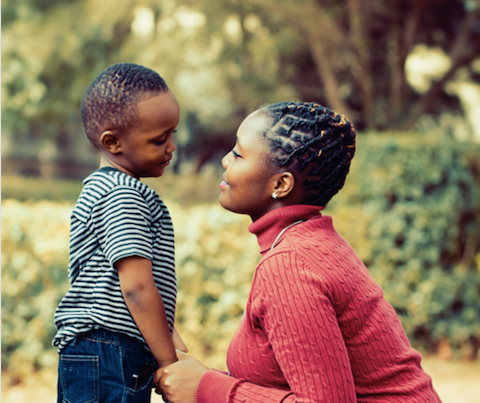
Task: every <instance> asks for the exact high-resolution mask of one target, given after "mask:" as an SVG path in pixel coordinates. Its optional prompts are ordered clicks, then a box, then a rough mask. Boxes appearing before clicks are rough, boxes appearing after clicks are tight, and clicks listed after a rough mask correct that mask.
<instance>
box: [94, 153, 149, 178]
mask: <svg viewBox="0 0 480 403" xmlns="http://www.w3.org/2000/svg"><path fill="white" fill-rule="evenodd" d="M105 167H109V168H115V169H118V170H119V171H121V172H123V173H126V174H127V175H130V176H133V177H134V178H136V179H140V178H137V177H136V176H135V175H132V173H131V172H129V171H127V170H126V169H125V168H123V167H122V166H120V165H119V164H117V163H115V162H114V161H112V160H111V159H109V158H107V157H105V155H104V154H100V166H99V168H105Z"/></svg>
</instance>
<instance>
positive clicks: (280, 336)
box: [197, 253, 357, 403]
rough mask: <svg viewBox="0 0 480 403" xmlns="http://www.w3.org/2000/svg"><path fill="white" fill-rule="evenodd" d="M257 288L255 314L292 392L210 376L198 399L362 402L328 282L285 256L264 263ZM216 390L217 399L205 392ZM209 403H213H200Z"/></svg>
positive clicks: (290, 255)
mask: <svg viewBox="0 0 480 403" xmlns="http://www.w3.org/2000/svg"><path fill="white" fill-rule="evenodd" d="M253 287H254V288H255V290H252V291H254V294H253V295H254V298H253V299H252V315H254V316H255V317H256V319H257V320H258V323H259V326H260V327H261V328H262V329H263V331H265V332H266V334H267V337H268V340H269V343H270V345H271V348H272V350H273V353H274V355H275V358H276V360H277V362H278V365H279V366H280V369H281V371H282V374H283V376H284V377H285V379H286V380H287V382H288V385H289V386H290V390H289V391H285V390H279V389H274V388H266V387H263V386H258V385H255V384H253V383H249V382H245V381H242V380H235V378H231V377H230V378H231V379H226V377H225V375H219V374H209V373H207V374H208V375H206V376H205V379H203V378H202V381H201V383H200V385H199V390H198V391H197V393H198V395H203V394H204V396H205V397H206V396H208V397H209V398H210V402H212V403H217V402H218V403H226V402H227V403H237V402H245V403H253V402H255V403H257V402H263V403H280V402H283V403H294V402H302V403H314V402H315V403H320V402H322V403H323V402H325V403H327V402H328V403H334V402H338V403H351V402H356V401H357V399H356V392H355V386H354V380H353V374H352V370H351V367H350V360H349V356H348V351H347V348H346V346H345V342H344V339H343V337H342V333H341V330H340V328H339V325H338V321H337V316H336V312H335V310H334V307H333V305H332V302H331V299H330V292H329V290H328V288H327V287H326V286H325V285H324V282H323V280H322V278H321V277H320V276H319V275H318V274H316V273H315V272H314V271H312V270H311V268H310V267H309V266H308V264H307V263H306V262H305V261H303V259H302V258H300V257H299V256H298V255H296V254H295V253H280V254H276V255H273V256H272V257H270V258H268V259H266V260H264V261H263V262H262V263H261V265H260V266H259V268H258V269H257V274H256V278H255V281H254V284H253ZM222 377H223V378H222ZM222 379H223V389H222V388H219V385H220V384H222ZM212 386H213V387H216V388H217V394H216V395H215V392H214V391H213V390H212V391H209V392H208V394H207V393H204V392H206V390H205V389H206V388H208V389H210V388H211V387H212ZM219 391H223V393H218V392H219ZM213 396H217V398H219V399H220V396H222V397H221V400H215V399H214V400H211V398H212V397H213ZM204 401H205V402H207V401H209V400H208V399H207V400H201V399H198V400H197V402H199V403H200V402H204Z"/></svg>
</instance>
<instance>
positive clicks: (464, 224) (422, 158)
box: [1, 134, 480, 381]
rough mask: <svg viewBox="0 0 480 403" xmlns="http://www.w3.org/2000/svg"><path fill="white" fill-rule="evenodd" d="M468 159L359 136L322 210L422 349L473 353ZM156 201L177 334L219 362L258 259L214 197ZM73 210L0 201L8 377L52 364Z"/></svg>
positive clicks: (242, 222) (474, 199)
mask: <svg viewBox="0 0 480 403" xmlns="http://www.w3.org/2000/svg"><path fill="white" fill-rule="evenodd" d="M479 155H480V147H479V146H478V145H474V144H465V143H463V144H462V143H458V142H455V141H454V140H452V139H450V138H448V137H440V136H436V137H431V136H426V135H423V136H418V135H417V136H413V135H408V134H403V135H398V134H397V135H394V134H392V135H376V134H364V135H360V136H359V139H358V151H357V155H356V156H355V159H354V162H353V163H352V169H351V173H350V174H349V177H348V178H347V182H346V184H345V188H344V189H342V190H341V191H340V193H339V194H338V195H336V196H335V197H334V198H333V200H332V201H331V202H330V204H329V205H328V206H327V209H326V210H325V214H328V215H331V216H332V217H333V219H334V224H335V226H336V227H337V229H338V230H339V232H340V233H342V235H343V236H344V237H345V238H346V239H347V240H348V241H349V242H350V243H351V244H352V246H353V247H354V249H355V250H356V251H357V253H358V254H359V255H360V257H361V258H362V260H363V261H364V262H365V263H366V264H367V267H368V268H369V270H370V272H371V274H372V276H373V277H374V278H375V279H376V281H377V282H378V283H380V285H381V286H382V287H383V289H384V292H385V297H386V298H387V300H388V301H389V302H390V303H391V304H392V305H393V307H394V308H395V309H396V311H397V312H398V314H399V316H400V318H401V320H402V323H403V325H404V327H405V330H406V331H407V334H408V336H409V338H410V340H411V342H412V344H413V345H414V346H415V347H416V348H419V349H420V350H421V351H423V352H427V353H436V352H438V351H439V349H440V348H441V349H443V351H447V352H448V353H449V354H450V355H451V356H452V357H463V358H477V357H478V350H479V345H480V316H479V315H480V242H479V240H480V233H479V230H480V203H479V200H480V174H479V172H480V169H479V165H480V161H479V158H478V156H479ZM177 180H178V181H181V180H182V178H181V177H179V178H178V179H177ZM199 180H201V179H199ZM202 180H203V179H202ZM217 180H218V178H217V179H215V181H217ZM155 183H156V182H155ZM161 183H162V182H161V179H160V180H159V181H158V184H159V185H161ZM159 193H161V188H159ZM166 202H167V205H168V206H169V207H170V210H171V213H172V217H173V221H174V226H175V238H176V248H177V249H176V262H177V267H178V269H177V270H178V283H179V294H178V313H177V326H178V329H179V332H180V334H181V335H182V337H183V338H184V339H185V341H186V342H187V344H188V345H189V348H190V350H191V351H192V353H193V354H194V355H196V356H198V357H199V358H200V359H202V360H204V361H205V362H206V363H207V364H208V365H210V366H214V367H217V368H220V369H224V368H225V352H226V348H227V346H228V342H229V340H230V339H231V337H232V336H233V333H234V332H235V329H236V327H237V325H238V322H239V321H240V318H241V315H242V313H243V309H244V306H245V302H246V299H247V296H248V290H249V288H250V282H251V279H252V275H253V270H254V268H255V265H256V263H257V262H258V259H259V254H258V249H259V248H258V245H257V243H256V239H255V237H254V236H253V235H251V234H250V233H248V231H247V226H248V224H249V219H248V218H247V217H245V216H238V215H234V214H232V213H230V212H227V211H225V210H223V209H222V208H221V207H220V206H219V205H218V204H216V203H214V204H199V205H191V206H185V203H181V201H178V200H173V199H172V200H168V199H166ZM72 208H73V204H72V202H62V201H57V202H54V201H30V202H29V201H23V202H20V201H17V200H13V199H10V200H3V202H2V234H1V236H2V370H4V371H8V373H9V375H10V376H12V377H13V378H14V379H16V380H18V381H22V379H25V377H27V376H29V375H31V374H32V373H33V372H35V371H39V370H42V369H53V368H55V366H56V360H57V354H56V351H55V349H54V348H53V347H52V346H51V339H52V337H53V334H54V331H55V329H54V326H53V319H52V318H53V312H54V309H55V307H56V305H57V303H58V301H59V300H60V298H61V297H62V296H63V295H64V293H65V291H66V289H67V288H68V281H67V269H66V264H67V260H68V227H69V216H70V212H71V209H72Z"/></svg>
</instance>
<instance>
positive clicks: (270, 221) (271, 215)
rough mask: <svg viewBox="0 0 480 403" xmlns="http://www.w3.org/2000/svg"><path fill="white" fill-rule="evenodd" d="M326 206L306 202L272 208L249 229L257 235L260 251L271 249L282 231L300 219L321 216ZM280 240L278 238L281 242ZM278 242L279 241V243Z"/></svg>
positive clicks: (304, 219)
mask: <svg viewBox="0 0 480 403" xmlns="http://www.w3.org/2000/svg"><path fill="white" fill-rule="evenodd" d="M324 208H325V207H320V206H311V205H306V204H294V205H292V206H285V207H280V208H277V209H275V210H272V211H270V212H268V213H267V214H265V215H264V216H262V217H260V218H259V219H258V220H257V221H255V222H253V223H251V224H250V225H249V227H248V230H249V231H250V232H251V233H252V234H255V235H256V236H257V241H258V244H259V245H260V253H264V252H266V251H267V250H269V249H270V248H271V246H272V244H273V242H274V241H275V239H276V238H277V236H278V234H280V232H281V231H282V230H283V229H284V228H286V227H288V226H289V225H291V224H293V223H294V222H296V221H298V220H303V221H306V220H308V219H310V218H312V217H315V216H321V213H320V211H321V210H323V209H324ZM279 241H280V240H278V242H279ZM278 242H277V243H278Z"/></svg>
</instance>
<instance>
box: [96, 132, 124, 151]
mask: <svg viewBox="0 0 480 403" xmlns="http://www.w3.org/2000/svg"><path fill="white" fill-rule="evenodd" d="M99 140H100V144H101V145H102V147H103V148H104V149H105V150H106V151H108V152H109V153H111V154H118V153H119V152H120V151H121V150H120V146H121V141H120V137H119V136H118V134H116V133H115V132H113V131H111V130H106V131H104V132H103V133H102V134H101V135H100V139H99Z"/></svg>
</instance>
